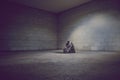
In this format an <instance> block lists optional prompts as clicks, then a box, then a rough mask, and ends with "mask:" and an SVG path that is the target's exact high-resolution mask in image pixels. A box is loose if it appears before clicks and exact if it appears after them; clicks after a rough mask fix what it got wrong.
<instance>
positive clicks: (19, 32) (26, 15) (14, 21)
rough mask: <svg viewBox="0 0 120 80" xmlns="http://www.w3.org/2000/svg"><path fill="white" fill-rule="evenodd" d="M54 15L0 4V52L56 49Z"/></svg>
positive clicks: (14, 4) (23, 7) (5, 3)
mask: <svg viewBox="0 0 120 80" xmlns="http://www.w3.org/2000/svg"><path fill="white" fill-rule="evenodd" d="M56 21H57V20H56V15H55V14H53V13H50V12H45V11H42V10H38V9H34V8H30V7H27V6H24V5H19V4H16V3H11V2H1V3H0V50H43V49H56V48H57V37H56V23H57V22H56Z"/></svg>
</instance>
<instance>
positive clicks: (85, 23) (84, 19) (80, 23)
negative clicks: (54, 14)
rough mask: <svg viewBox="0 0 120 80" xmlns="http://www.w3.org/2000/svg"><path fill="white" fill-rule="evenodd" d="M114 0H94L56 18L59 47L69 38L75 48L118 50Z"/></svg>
mask: <svg viewBox="0 0 120 80" xmlns="http://www.w3.org/2000/svg"><path fill="white" fill-rule="evenodd" d="M118 3H119V1H118V0H104V1H103V0H95V1H92V2H89V3H87V4H84V5H82V6H80V7H78V8H74V9H71V10H68V11H66V12H63V13H61V14H60V17H59V21H60V22H59V24H60V34H59V35H60V37H59V47H60V48H62V47H63V46H64V44H65V42H66V41H67V40H71V41H72V42H73V43H74V45H75V48H76V49H78V50H108V51H112V50H113V51H114V50H115V51H119V50H120V6H119V4H118Z"/></svg>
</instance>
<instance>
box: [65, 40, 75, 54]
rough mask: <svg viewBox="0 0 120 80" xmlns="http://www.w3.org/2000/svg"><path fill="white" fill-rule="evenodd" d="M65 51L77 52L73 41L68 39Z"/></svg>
mask: <svg viewBox="0 0 120 80" xmlns="http://www.w3.org/2000/svg"><path fill="white" fill-rule="evenodd" d="M63 52H64V53H75V48H74V45H73V43H72V42H71V41H67V43H66V44H65V47H64V49H63Z"/></svg>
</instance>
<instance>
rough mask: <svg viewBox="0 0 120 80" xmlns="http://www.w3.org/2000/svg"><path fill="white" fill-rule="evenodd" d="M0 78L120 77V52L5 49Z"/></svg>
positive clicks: (82, 79) (79, 79)
mask: <svg viewBox="0 0 120 80" xmlns="http://www.w3.org/2000/svg"><path fill="white" fill-rule="evenodd" d="M2 53H3V55H2V56H0V80H120V53H119V52H90V51H83V52H80V53H76V54H72V53H71V54H67V53H62V52H59V51H43V52H39V51H33V52H29V51H26V52H22V51H21V52H1V54H2Z"/></svg>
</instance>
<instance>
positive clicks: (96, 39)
mask: <svg viewBox="0 0 120 80" xmlns="http://www.w3.org/2000/svg"><path fill="white" fill-rule="evenodd" d="M112 19H113V18H110V16H109V15H106V14H96V15H92V16H91V17H90V18H89V20H88V18H85V19H84V21H83V24H82V25H78V26H77V27H75V29H74V30H73V32H72V33H71V35H70V37H69V40H71V41H72V42H73V43H74V44H75V48H76V49H78V50H79V49H80V50H108V49H110V48H112V47H110V46H111V43H112V42H113V41H114V40H113V39H115V37H114V38H113V36H114V35H115V34H116V33H115V32H116V30H115V26H116V21H113V20H112ZM117 23H118V22H117ZM112 29H113V31H112ZM118 32H119V31H118ZM117 34H118V33H117ZM119 37H120V36H119ZM112 38H113V39H112ZM119 47H120V46H119Z"/></svg>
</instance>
